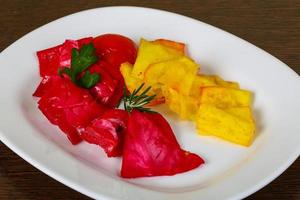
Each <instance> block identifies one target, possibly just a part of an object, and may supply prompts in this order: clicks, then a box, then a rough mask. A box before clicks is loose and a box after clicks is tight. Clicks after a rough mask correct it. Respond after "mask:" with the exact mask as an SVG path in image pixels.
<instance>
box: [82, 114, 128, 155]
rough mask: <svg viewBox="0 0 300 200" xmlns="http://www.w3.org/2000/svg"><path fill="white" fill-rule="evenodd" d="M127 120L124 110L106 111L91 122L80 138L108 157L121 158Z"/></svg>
mask: <svg viewBox="0 0 300 200" xmlns="http://www.w3.org/2000/svg"><path fill="white" fill-rule="evenodd" d="M127 120H128V113H127V112H126V111H125V110H120V109H108V110H107V111H105V112H104V113H103V114H102V115H101V116H99V117H97V118H96V119H94V120H92V121H91V122H90V124H89V125H88V126H87V127H86V128H85V129H84V131H82V132H81V133H80V137H81V138H82V139H83V140H85V141H87V142H88V143H91V144H96V145H99V146H101V147H102V148H103V149H104V151H105V152H106V154H107V156H108V157H116V156H121V155H122V151H123V140H124V136H125V131H126V129H127Z"/></svg>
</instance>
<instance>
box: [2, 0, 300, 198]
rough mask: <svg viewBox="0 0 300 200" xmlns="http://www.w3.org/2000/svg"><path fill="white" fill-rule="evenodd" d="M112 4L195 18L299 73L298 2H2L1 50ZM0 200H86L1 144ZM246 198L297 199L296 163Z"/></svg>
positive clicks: (298, 169)
mask: <svg viewBox="0 0 300 200" xmlns="http://www.w3.org/2000/svg"><path fill="white" fill-rule="evenodd" d="M116 5H131V6H145V7H152V8H158V9H164V10H169V11H172V12H176V13H180V14H183V15H186V16H190V17H193V18H196V19H199V20H201V21H204V22H206V23H209V24H212V25H214V26H217V27H219V28H221V29H224V30H226V31H229V32H231V33H233V34H235V35H237V36H239V37H241V38H243V39H245V40H248V41H249V42H251V43H253V44H255V45H256V46H258V47H260V48H262V49H264V50H266V51H267V52H269V53H271V54H272V55H274V56H275V57H277V58H279V59H280V60H282V61H283V62H285V63H286V64H287V65H289V66H290V67H291V68H292V69H293V70H295V71H296V72H297V73H298V74H300V59H299V58H300V43H299V39H300V1H299V0H288V1H271V0H269V1H260V0H257V1H242V0H232V1H221V0H220V1H208V0H204V1H197V0H186V1H180V0H174V1H172V0H164V1H160V0H157V1H150V0H149V1H146V0H140V1H139V0H126V1H121V0H115V1H108V0H107V1H96V0H95V1H83V0H81V1H70V0H49V1H48V0H47V1H45V0H44V1H40V0H26V1H24V0H0V35H1V37H0V51H2V50H3V49H5V48H6V47H7V46H8V45H10V44H11V43H13V42H14V41H15V40H17V39H18V38H20V37H21V36H23V35H24V34H26V33H28V32H29V31H32V30H33V29H35V28H37V27H39V26H41V25H43V24H45V23H47V22H50V21H52V20H54V19H57V18H60V17H62V16H65V15H68V14H71V13H74V12H78V11H81V10H85V9H89V8H96V7H102V6H116ZM1 67H5V66H1ZM266 76H267V74H266ZM295 92H300V91H295ZM299 134H300V133H299ZM0 199H89V198H88V197H85V196H84V195H82V194H80V193H78V192H76V191H73V190H71V189H70V188H68V187H66V186H64V185H63V184H61V183H59V182H57V181H55V180H53V179H52V178H50V177H48V176H46V175H45V174H43V173H42V172H40V171H38V170H37V169H35V168H34V167H32V166H31V165H30V164H28V163H27V162H25V161H24V160H23V159H22V158H20V157H19V156H17V155H16V154H14V153H13V152H12V151H11V150H10V149H8V148H7V147H6V146H5V145H3V144H2V143H0ZM248 199H263V200H265V199H273V200H276V199H289V200H293V199H298V200H299V199H300V159H299V158H298V160H297V161H296V162H295V163H294V164H293V165H292V166H291V167H290V168H289V169H288V170H287V171H285V172H284V173H283V174H282V175H281V176H280V177H278V178H277V179H276V180H274V181H273V182H272V183H271V184H269V185H268V186H266V187H264V188H263V189H261V190H260V191H258V192H257V193H255V194H253V195H251V196H250V197H248Z"/></svg>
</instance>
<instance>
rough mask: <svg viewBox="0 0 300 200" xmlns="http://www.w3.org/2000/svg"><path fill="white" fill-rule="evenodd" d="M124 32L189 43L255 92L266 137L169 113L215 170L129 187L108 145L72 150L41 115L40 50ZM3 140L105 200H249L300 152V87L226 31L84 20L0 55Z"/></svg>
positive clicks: (62, 24) (120, 16)
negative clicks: (232, 138)
mask: <svg viewBox="0 0 300 200" xmlns="http://www.w3.org/2000/svg"><path fill="white" fill-rule="evenodd" d="M103 33H119V34H123V35H126V36H128V37H130V38H132V39H134V40H135V41H138V39H139V38H140V37H145V38H147V39H155V38H168V39H172V40H178V41H182V42H184V43H186V44H187V45H188V51H189V53H190V55H191V56H192V57H193V58H194V59H195V60H196V61H198V62H199V63H200V64H201V66H202V71H203V72H206V73H215V74H219V75H221V76H222V77H224V78H225V79H228V80H235V81H238V82H240V83H241V86H242V88H245V89H249V90H251V91H253V92H254V93H255V101H254V112H255V117H256V120H257V124H258V134H257V137H256V139H255V142H254V143H253V145H252V146H251V147H250V148H243V147H240V146H237V145H233V144H230V143H227V142H223V141H221V140H218V139H215V138H211V137H204V136H202V137H201V136H198V135H196V133H195V129H194V126H193V125H192V124H191V123H188V122H179V121H178V120H177V119H176V118H174V117H171V115H168V114H166V116H167V117H168V120H169V121H170V123H171V125H172V127H173V128H174V130H175V132H176V134H177V138H178V140H179V142H180V143H181V145H182V146H183V148H185V149H187V150H190V151H192V152H195V153H198V154H199V155H201V156H203V158H204V159H205V160H206V161H207V163H206V165H205V166H203V167H200V168H198V169H196V170H193V171H190V172H188V173H183V174H179V175H176V176H172V177H155V178H141V179H132V180H124V179H121V178H119V177H118V172H119V169H120V159H108V158H106V156H105V154H104V153H103V151H102V150H101V149H100V148H97V147H96V146H93V145H88V144H86V143H81V144H80V145H77V146H72V145H71V144H70V143H69V142H68V140H67V139H66V138H65V136H64V134H61V133H60V131H59V130H58V129H57V128H56V127H54V126H53V125H51V124H50V123H49V122H48V121H47V120H46V119H45V117H43V116H42V114H41V113H40V112H39V110H38V109H37V105H36V102H35V100H34V99H33V98H32V96H31V94H32V92H33V91H34V90H35V88H36V86H37V85H38V82H39V81H40V78H39V76H38V63H37V58H36V56H35V52H36V51H37V50H41V49H45V48H48V47H51V46H54V45H56V44H59V43H62V42H63V41H64V40H65V39H66V38H73V39H77V38H81V37H86V36H97V35H99V34H103ZM0 66H1V73H0V88H1V98H0V110H1V114H0V122H1V124H0V130H1V132H0V139H1V141H2V142H3V143H5V144H6V145H7V146H8V147H9V148H11V149H12V150H13V151H14V152H16V153H17V154H18V155H20V156H21V157H22V158H24V159H25V160H26V161H28V162H29V163H31V164H32V165H34V166H35V167H37V168H38V169H40V170H41V171H43V172H44V173H46V174H48V175H49V176H51V177H53V178H55V179H56V180H58V181H60V182H62V183H64V184H66V185H68V186H69V187H71V188H73V189H75V190H77V191H79V192H81V193H83V194H86V195H88V196H90V197H93V198H97V199H130V200H137V199H144V200H148V199H149V200H153V199H172V200H176V199H178V200H182V199H189V200H192V199H240V198H243V197H245V196H247V195H250V194H251V193H253V192H255V191H257V190H258V189H260V188H261V187H263V186H264V185H266V184H267V183H269V182H270V181H272V180H273V179H274V178H276V177H277V176H278V175H279V174H281V173H282V172H283V171H284V170H285V169H286V168H287V167H288V166H289V165H290V164H291V163H292V162H293V161H294V160H295V159H296V158H297V157H298V156H299V151H300V148H299V147H300V134H299V133H300V126H299V123H300V121H299V113H300V103H299V102H300V93H299V91H300V81H299V76H298V75H297V74H296V73H295V72H293V71H292V70H291V69H290V68H289V67H288V66H286V65H285V64H284V63H282V62H280V61H279V60H277V59H276V58H274V57H273V56H271V55H269V54H268V53H266V52H264V51H262V50H261V49H259V48H257V47H255V46H253V45H251V44H249V43H248V42H245V41H244V40H242V39H239V38H237V37H235V36H233V35H231V34H229V33H227V32H224V31H222V30H220V29H217V28H215V27H212V26H210V25H207V24H205V23H202V22H199V21H196V20H194V19H191V18H187V17H184V16H181V15H177V14H172V13H169V12H165V11H158V10H153V9H146V8H137V7H107V8H99V9H93V10H88V11H84V12H80V13H76V14H73V15H70V16H67V17H64V18H61V19H59V20H56V21H54V22H51V23H49V24H47V25H45V26H42V27H41V28H38V29H37V30H35V31H33V32H31V33H29V34H27V35H25V36H24V37H22V38H21V39H19V40H18V41H17V42H15V43H14V44H12V45H11V46H10V47H8V48H7V49H6V50H4V51H3V52H2V53H1V56H0Z"/></svg>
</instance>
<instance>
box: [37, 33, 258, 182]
mask: <svg viewBox="0 0 300 200" xmlns="http://www.w3.org/2000/svg"><path fill="white" fill-rule="evenodd" d="M37 56H38V59H39V69H40V76H41V78H42V80H41V83H40V84H39V86H38V87H37V89H36V91H35V92H34V94H33V96H35V97H37V98H39V99H38V108H39V109H40V110H41V112H42V113H43V114H44V115H45V117H46V118H47V119H48V120H49V121H50V122H51V123H52V124H54V125H56V126H58V127H59V128H60V129H61V130H62V131H63V132H64V133H65V134H66V135H67V137H68V139H69V140H70V142H71V143H72V144H74V145H75V144H78V143H79V142H81V141H82V140H84V141H86V142H88V143H90V144H94V145H98V146H100V147H101V148H102V149H103V150H104V151H105V153H106V154H107V156H108V157H118V156H121V157H123V158H122V167H121V171H120V176H121V177H124V178H136V177H149V176H162V175H174V174H177V173H182V172H186V171H189V170H192V169H194V168H196V167H198V166H201V165H202V164H204V160H203V159H202V158H201V157H200V156H198V155H196V154H194V153H190V152H188V151H185V150H183V149H182V148H181V147H180V145H179V143H178V142H177V139H176V137H175V134H174V132H173V130H172V128H171V127H170V125H169V123H168V122H167V120H166V119H165V118H164V117H163V116H162V115H161V114H159V113H157V112H154V111H152V110H151V109H150V107H149V106H155V105H157V104H166V105H167V106H168V108H169V109H170V110H171V111H173V112H174V113H177V114H178V115H179V117H180V118H181V119H183V120H191V121H193V122H195V123H196V130H197V132H198V133H199V134H200V135H206V136H216V137H219V138H221V139H224V140H227V141H230V142H233V143H236V144H239V145H243V146H249V145H251V143H252V141H253V138H254V134H255V122H254V118H253V114H252V110H251V104H252V94H251V92H250V91H247V90H244V89H241V88H240V86H239V84H238V83H237V82H231V81H225V80H223V79H222V78H221V77H219V76H217V75H205V74H202V73H201V72H200V66H199V64H197V63H196V62H195V61H194V60H193V59H192V58H190V57H189V56H188V55H186V53H185V44H183V43H181V42H175V41H171V40H167V39H157V40H154V41H148V40H145V39H141V40H140V45H139V48H138V50H137V47H136V45H135V43H134V42H133V41H132V40H130V39H129V38H127V37H125V36H122V35H117V34H104V35H100V36H98V37H95V38H93V37H87V38H83V39H79V40H66V41H65V42H64V43H63V44H61V45H58V46H55V47H52V48H49V49H45V50H42V51H38V52H37ZM143 88H146V89H145V90H143ZM121 100H123V103H124V110H122V109H120V108H118V107H119V104H120V102H121Z"/></svg>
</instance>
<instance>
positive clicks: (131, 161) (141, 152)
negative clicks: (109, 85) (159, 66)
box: [121, 84, 204, 178]
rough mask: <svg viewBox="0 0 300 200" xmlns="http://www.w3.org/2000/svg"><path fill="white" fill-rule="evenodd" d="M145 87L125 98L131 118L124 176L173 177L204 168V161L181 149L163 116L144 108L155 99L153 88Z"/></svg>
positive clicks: (126, 138) (125, 149) (129, 120)
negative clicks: (152, 94)
mask: <svg viewBox="0 0 300 200" xmlns="http://www.w3.org/2000/svg"><path fill="white" fill-rule="evenodd" d="M143 86H144V85H143V84H142V85H141V86H140V87H139V88H138V89H136V90H134V91H133V93H132V94H130V95H126V96H125V97H124V108H125V110H127V111H128V112H129V113H130V114H129V118H128V123H127V129H126V133H125V142H124V148H123V159H122V168H121V176H122V177H124V178H136V177H147V176H162V175H174V174H177V173H182V172H186V171H189V170H191V169H194V168H196V167H198V166H200V165H202V164H204V160H203V159H202V158H201V157H199V156H198V155H196V154H194V153H190V152H188V151H185V150H183V149H181V148H180V145H179V144H178V142H177V140H176V137H175V135H174V133H173V131H172V128H171V127H170V125H169V123H168V122H167V121H166V120H165V118H164V117H163V116H162V115H160V114H159V113H156V112H153V111H151V110H150V109H149V108H144V107H143V106H144V105H147V104H148V103H149V102H150V101H151V100H153V99H154V96H148V95H147V92H148V91H149V90H150V87H148V88H147V89H146V90H144V91H142V90H141V89H142V87H143ZM139 91H141V94H140V95H139Z"/></svg>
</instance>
